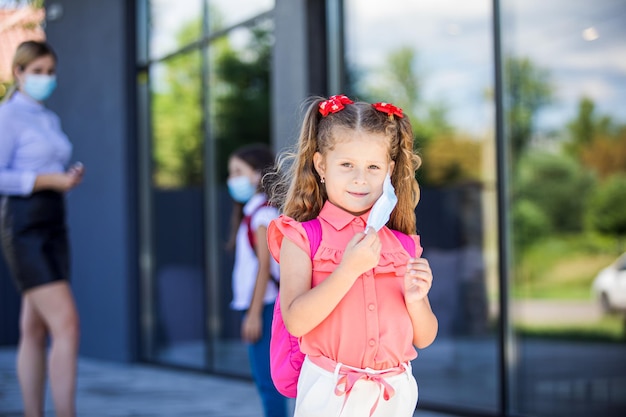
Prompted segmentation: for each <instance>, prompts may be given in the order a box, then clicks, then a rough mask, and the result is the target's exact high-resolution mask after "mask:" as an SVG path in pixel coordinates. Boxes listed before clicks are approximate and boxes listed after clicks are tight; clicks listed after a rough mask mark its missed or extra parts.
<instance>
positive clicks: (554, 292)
mask: <svg viewBox="0 0 626 417" xmlns="http://www.w3.org/2000/svg"><path fill="white" fill-rule="evenodd" d="M501 3H502V12H503V21H502V35H503V46H504V48H503V54H502V55H503V70H504V87H505V91H504V93H505V96H504V102H505V114H504V117H505V120H506V138H507V143H508V145H509V151H510V155H511V163H510V166H509V172H510V175H509V178H510V180H509V184H508V187H509V189H510V190H511V195H512V200H511V209H512V210H511V217H510V221H511V230H512V236H511V241H512V244H513V248H512V260H513V267H512V271H513V279H512V282H511V290H512V299H511V308H512V313H513V323H512V324H513V326H514V331H515V336H516V340H517V346H516V356H515V358H514V363H515V366H514V368H513V369H512V371H514V372H513V373H512V375H511V386H512V387H513V392H512V393H511V394H512V407H513V410H512V412H514V413H516V414H523V415H533V416H550V417H554V416H574V415H598V416H600V415H601V416H606V417H609V416H618V415H620V416H621V415H623V413H624V409H626V362H625V361H624V358H625V357H626V345H625V344H624V343H623V341H624V339H625V334H624V332H625V327H624V316H623V314H620V313H615V312H614V311H617V310H619V309H620V308H626V303H625V301H626V291H625V290H626V277H625V276H624V275H623V272H622V273H621V275H620V272H619V271H618V268H616V266H617V264H618V263H617V262H616V259H617V258H618V256H619V255H620V254H622V253H623V251H624V245H623V242H624V240H623V236H624V232H625V231H626V210H624V207H625V206H626V107H625V106H624V103H625V102H626V77H625V76H624V74H625V72H624V70H625V68H626V25H624V22H625V21H626V3H624V2H621V1H614V0H598V1H596V2H593V3H590V2H587V1H581V0H578V1H565V0H555V1H550V2H545V1H537V0H531V1H527V0H524V1H521V0H504V1H502V2H501ZM616 342H619V343H616Z"/></svg>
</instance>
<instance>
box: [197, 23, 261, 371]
mask: <svg viewBox="0 0 626 417" xmlns="http://www.w3.org/2000/svg"><path fill="white" fill-rule="evenodd" d="M272 39H273V38H272V22H271V21H270V20H266V21H261V22H259V23H258V24H257V25H256V26H254V27H251V28H248V27H241V28H238V29H235V30H232V31H230V32H229V33H228V35H226V36H224V37H221V38H219V39H216V40H215V41H214V42H212V43H211V45H210V46H209V48H208V52H207V55H208V62H209V68H210V70H209V76H208V80H209V88H208V97H207V101H208V107H209V117H208V120H209V127H210V129H209V130H210V134H209V135H210V140H211V142H212V144H211V147H212V149H213V151H214V154H215V160H214V163H213V165H212V169H214V172H215V178H216V181H217V186H216V189H217V191H216V192H217V198H216V201H218V204H217V205H216V206H215V207H214V208H213V209H215V210H217V218H218V219H220V222H219V224H217V225H216V226H217V227H218V228H219V230H217V232H216V236H218V239H217V244H216V245H215V246H214V247H213V248H212V249H211V250H214V251H217V252H218V254H217V256H216V259H220V261H221V263H220V268H219V276H218V277H216V278H215V279H216V281H215V282H214V285H215V286H214V287H213V288H214V290H215V291H216V292H217V293H218V294H219V296H218V297H213V299H212V300H213V301H214V302H216V303H218V306H217V309H218V310H219V317H220V319H219V326H218V329H217V331H216V334H215V335H214V336H215V339H214V341H213V345H212V346H213V351H214V356H213V363H212V366H213V367H214V369H215V370H217V371H221V372H224V373H230V374H241V375H250V369H249V364H248V354H247V348H246V345H245V344H244V343H242V341H241V337H240V334H241V332H240V328H241V319H242V314H243V313H242V312H240V311H234V310H232V309H231V308H230V302H231V301H232V284H231V274H232V263H233V253H234V251H233V250H231V249H230V248H229V245H228V241H229V238H230V237H231V234H232V233H233V232H232V231H231V230H230V227H231V224H230V222H229V221H227V220H225V219H230V218H231V217H232V214H231V212H232V210H233V204H232V199H231V198H230V196H229V194H228V189H227V187H226V178H227V176H228V157H229V155H230V154H231V153H232V152H233V151H234V150H235V149H237V148H239V147H241V146H243V145H246V144H251V143H266V144H269V142H270V114H269V111H270V102H269V96H270V85H269V76H270V57H271V48H272ZM214 307H215V306H214Z"/></svg>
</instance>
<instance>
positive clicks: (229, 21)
mask: <svg viewBox="0 0 626 417" xmlns="http://www.w3.org/2000/svg"><path fill="white" fill-rule="evenodd" d="M207 4H208V5H209V31H210V32H215V31H218V30H223V29H225V28H227V27H229V26H232V25H234V24H236V23H239V22H243V21H245V20H247V19H250V18H252V17H254V16H257V15H259V14H261V13H264V12H268V11H270V10H272V8H273V7H274V0H255V1H250V0H207Z"/></svg>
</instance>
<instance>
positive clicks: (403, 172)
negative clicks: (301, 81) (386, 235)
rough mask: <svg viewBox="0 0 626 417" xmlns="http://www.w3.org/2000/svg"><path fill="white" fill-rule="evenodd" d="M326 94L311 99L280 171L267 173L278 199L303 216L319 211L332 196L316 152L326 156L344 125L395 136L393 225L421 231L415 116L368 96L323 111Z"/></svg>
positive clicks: (283, 207) (287, 209) (391, 148)
mask: <svg viewBox="0 0 626 417" xmlns="http://www.w3.org/2000/svg"><path fill="white" fill-rule="evenodd" d="M325 100H326V99H325V98H323V97H312V98H310V99H309V106H308V109H307V111H306V114H305V117H304V121H303V123H302V128H301V130H300V136H299V139H298V142H297V143H296V145H295V148H294V149H292V150H290V151H286V152H284V153H282V154H281V155H280V156H279V159H278V163H277V167H276V171H275V172H274V173H273V174H272V175H270V176H269V177H268V178H267V179H268V181H269V182H270V183H271V189H272V191H271V192H270V197H271V199H272V202H273V204H275V205H276V206H277V207H279V208H280V210H281V212H282V213H283V214H285V215H287V216H289V217H292V218H293V219H295V220H297V221H300V222H303V221H307V220H311V219H313V218H315V217H317V215H318V214H319V212H320V210H321V209H322V207H323V205H324V203H325V202H326V200H327V199H328V196H327V195H326V191H325V189H324V187H323V186H322V185H321V183H320V178H319V175H318V174H317V171H316V170H315V167H314V166H313V155H314V154H315V152H319V153H320V154H322V156H325V155H326V152H328V150H330V149H332V148H333V146H334V145H335V143H336V141H337V140H338V138H339V135H338V134H337V133H338V131H339V130H340V129H349V130H356V131H362V132H367V133H373V134H383V135H384V136H385V137H386V138H388V139H389V157H390V159H391V160H392V161H394V162H395V168H394V170H393V173H392V175H391V183H392V184H393V186H394V187H395V189H396V195H397V196H398V204H397V205H396V207H395V209H394V210H393V212H392V213H391V216H390V219H389V222H388V223H387V226H388V227H389V228H391V229H394V230H398V231H401V232H403V233H407V234H415V231H416V225H415V207H416V206H417V203H418V201H419V186H418V184H417V180H416V179H415V172H416V171H417V169H418V168H419V167H420V165H421V162H422V160H421V158H420V156H419V155H417V154H416V153H415V151H414V146H413V140H414V139H413V130H412V128H411V123H410V121H409V119H408V118H407V117H406V116H405V117H403V118H399V117H397V116H394V117H390V116H389V115H388V114H387V113H384V112H381V111H379V110H376V109H375V108H374V107H373V106H372V105H371V104H369V103H365V102H355V103H353V104H346V105H345V107H344V108H343V109H342V110H340V111H338V112H336V113H330V114H328V115H327V116H322V115H321V114H320V112H319V105H320V103H322V102H323V101H325Z"/></svg>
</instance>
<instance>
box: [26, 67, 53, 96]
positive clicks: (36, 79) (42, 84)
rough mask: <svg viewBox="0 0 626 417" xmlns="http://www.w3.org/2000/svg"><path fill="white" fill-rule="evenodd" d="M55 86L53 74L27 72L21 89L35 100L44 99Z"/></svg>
mask: <svg viewBox="0 0 626 417" xmlns="http://www.w3.org/2000/svg"><path fill="white" fill-rule="evenodd" d="M56 86H57V78H56V76H54V75H44V74H27V75H26V78H25V81H24V85H23V87H22V88H23V89H24V92H25V93H26V94H28V95H29V96H30V97H32V98H33V99H35V100H37V101H44V100H46V99H47V98H48V97H50V95H51V94H52V92H53V91H54V89H55V88H56Z"/></svg>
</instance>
